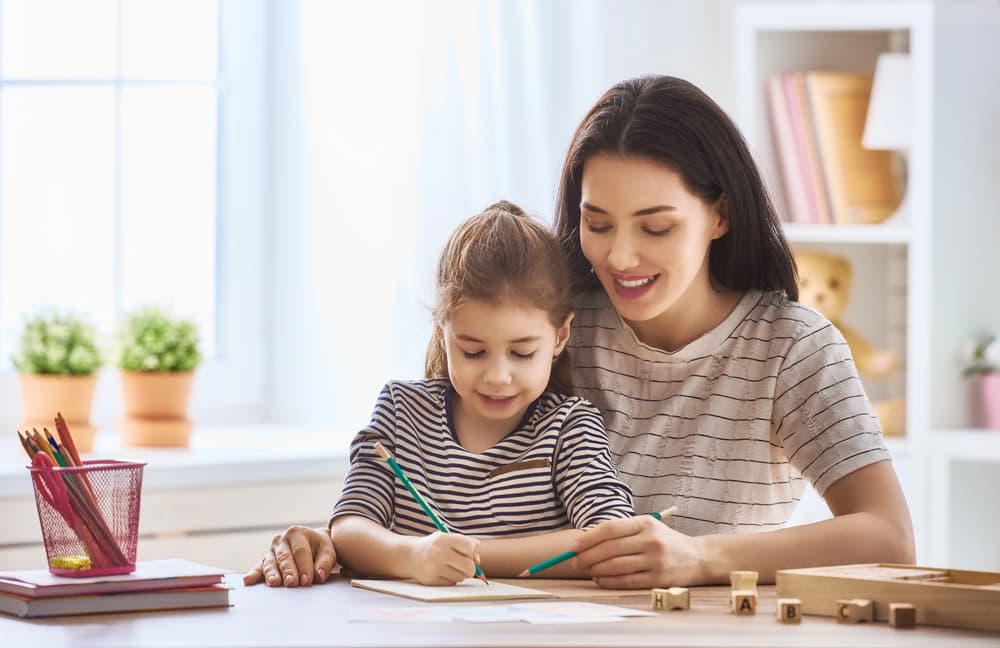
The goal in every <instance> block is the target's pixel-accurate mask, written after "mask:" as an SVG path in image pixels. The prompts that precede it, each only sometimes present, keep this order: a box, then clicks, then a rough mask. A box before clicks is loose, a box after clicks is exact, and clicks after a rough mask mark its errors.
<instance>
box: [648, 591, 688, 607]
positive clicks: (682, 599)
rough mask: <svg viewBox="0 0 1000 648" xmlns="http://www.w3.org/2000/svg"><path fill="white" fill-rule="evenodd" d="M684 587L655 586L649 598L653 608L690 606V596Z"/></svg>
mask: <svg viewBox="0 0 1000 648" xmlns="http://www.w3.org/2000/svg"><path fill="white" fill-rule="evenodd" d="M689 596H690V595H689V594H688V590H687V588H686V587H671V588H670V589H662V588H659V587H657V588H655V589H653V592H652V595H651V598H652V604H653V609H654V610H687V609H689V608H690V606H691V605H690V598H689Z"/></svg>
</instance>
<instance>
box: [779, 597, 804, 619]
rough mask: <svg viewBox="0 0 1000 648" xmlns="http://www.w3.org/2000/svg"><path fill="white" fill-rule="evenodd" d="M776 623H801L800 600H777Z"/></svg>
mask: <svg viewBox="0 0 1000 648" xmlns="http://www.w3.org/2000/svg"><path fill="white" fill-rule="evenodd" d="M778 621H780V622H781V623H802V600H801V599H797V598H780V599H778Z"/></svg>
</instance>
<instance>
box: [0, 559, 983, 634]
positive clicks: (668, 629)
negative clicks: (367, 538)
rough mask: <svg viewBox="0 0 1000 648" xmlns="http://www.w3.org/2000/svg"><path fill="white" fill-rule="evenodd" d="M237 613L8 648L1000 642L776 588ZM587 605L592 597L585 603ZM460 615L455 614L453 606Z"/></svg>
mask: <svg viewBox="0 0 1000 648" xmlns="http://www.w3.org/2000/svg"><path fill="white" fill-rule="evenodd" d="M232 580H233V581H237V582H236V585H235V587H236V588H235V589H234V591H233V592H231V600H232V602H233V603H234V605H233V607H230V608H228V609H207V610H189V611H171V612H152V613H134V614H122V615H95V616H87V617H63V618H52V619H36V620H25V619H14V618H11V617H6V616H3V615H0V642H2V643H3V645H4V646H19V647H20V646H31V647H32V648H41V647H42V646H72V647H73V648H89V647H97V646H99V647H101V648H115V647H119V646H121V647H128V648H135V647H146V646H291V647H296V646H426V647H431V646H433V647H439V646H475V647H485V646H581V647H582V646H587V647H590V646H740V647H746V646H777V645H796V646H809V647H810V648H818V647H822V646H899V647H906V648H917V647H924V646H927V647H929V646H934V647H940V646H949V647H958V648H961V647H964V646H983V647H985V646H991V647H993V648H995V647H996V646H997V645H998V644H1000V634H989V633H983V632H973V631H967V630H954V629H948V628H936V627H929V626H921V627H918V628H917V629H915V630H896V629H894V628H891V627H889V626H888V625H887V624H885V623H875V624H867V623H864V624H859V625H843V624H838V623H836V621H834V619H833V618H832V617H817V616H806V617H804V618H803V621H802V624H801V625H797V626H794V625H791V626H789V625H782V624H779V623H778V622H777V621H776V620H775V599H774V588H773V587H762V588H760V591H759V596H760V601H759V604H758V613H757V615H756V616H752V617H745V616H739V617H738V616H735V615H733V614H731V613H730V612H729V602H728V596H729V588H728V587H705V588H694V589H692V592H691V609H690V610H688V611H672V612H663V613H661V614H659V615H658V616H656V617H649V618H633V619H629V620H627V621H625V622H622V623H603V624H602V623H594V624H580V625H532V624H528V623H482V624H478V623H464V622H453V623H362V622H350V621H348V616H349V614H350V609H351V607H352V606H380V607H385V606H425V605H431V604H429V603H421V602H419V601H410V600H407V599H402V598H398V597H393V596H387V595H383V594H379V593H377V592H370V591H365V590H359V589H356V588H352V587H351V586H350V585H349V584H348V583H347V582H346V581H344V580H335V581H331V582H329V583H326V584H324V585H319V586H314V587H304V588H296V589H284V588H276V589H272V588H268V587H265V586H262V585H257V586H254V587H249V588H244V587H243V586H242V584H241V583H240V582H239V578H238V577H234V578H232ZM533 585H534V586H536V587H541V588H544V589H551V590H552V591H557V592H559V591H562V592H564V593H565V592H566V591H567V588H575V589H577V590H578V589H579V588H580V587H581V586H584V587H587V588H590V587H591V585H590V583H589V582H588V581H577V582H566V581H533ZM591 591H593V592H599V593H601V594H602V595H603V598H601V599H599V600H598V599H593V600H597V601H598V602H606V603H612V604H615V605H625V606H631V607H636V608H640V609H649V608H648V606H649V594H648V591H636V592H628V593H615V592H610V593H609V592H603V591H601V590H597V589H596V587H595V588H593V590H591ZM588 598H589V597H588ZM450 605H453V604H450Z"/></svg>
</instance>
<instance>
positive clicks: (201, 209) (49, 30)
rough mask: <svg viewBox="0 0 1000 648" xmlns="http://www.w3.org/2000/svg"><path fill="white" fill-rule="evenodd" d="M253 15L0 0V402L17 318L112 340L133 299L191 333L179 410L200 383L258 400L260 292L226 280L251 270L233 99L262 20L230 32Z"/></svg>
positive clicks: (214, 9)
mask: <svg viewBox="0 0 1000 648" xmlns="http://www.w3.org/2000/svg"><path fill="white" fill-rule="evenodd" d="M261 13H263V9H262V8H261V6H260V5H259V3H239V2H221V3H217V2H213V1H211V0H169V1H167V0H88V2H85V3H82V2H78V1H76V0H0V370H5V373H6V374H7V375H6V376H5V377H4V378H3V380H0V404H6V403H5V401H7V400H9V399H10V398H11V395H10V392H11V391H14V388H13V380H12V379H11V375H10V373H9V370H10V368H11V366H10V361H9V355H10V353H11V351H12V349H13V346H14V344H16V342H17V339H16V336H17V333H18V332H19V329H20V325H21V322H22V318H23V317H24V315H26V314H28V313H30V312H32V311H33V310H35V309H37V308H38V307H41V306H54V307H58V308H62V309H70V310H73V311H74V312H77V313H79V314H81V315H84V316H86V317H87V318H88V319H89V320H90V321H91V322H93V323H94V324H95V325H96V326H97V327H98V329H99V331H100V332H101V334H102V337H103V338H104V339H105V340H106V341H111V340H112V339H113V333H114V330H115V327H116V324H117V321H118V319H119V317H120V316H121V314H122V313H124V312H127V311H129V310H132V309H133V308H135V307H137V306H139V305H144V304H156V305H160V306H164V307H167V308H169V309H170V310H171V311H173V312H176V313H178V314H181V315H184V316H186V317H191V318H193V319H195V320H196V321H197V322H198V324H199V326H200V331H201V338H202V349H203V352H204V355H205V357H206V358H207V362H206V364H205V365H203V369H202V370H200V371H201V374H202V375H201V376H200V377H199V382H202V383H203V384H202V385H200V386H197V387H196V394H195V403H194V407H196V408H197V407H198V401H199V394H200V395H201V396H202V397H203V398H202V399H201V400H202V401H203V402H205V403H211V407H210V408H209V409H211V410H212V411H215V412H223V411H225V410H233V409H240V410H241V411H243V412H244V413H245V412H246V409H245V406H246V404H247V403H248V402H256V401H257V397H258V396H259V392H260V389H261V385H262V381H261V373H262V371H261V366H262V356H263V348H262V347H263V345H262V344H259V343H257V340H255V339H254V338H253V336H254V335H256V334H259V331H260V329H261V328H262V327H261V326H260V313H261V309H260V308H259V303H260V298H259V297H258V296H257V295H254V294H249V296H248V292H247V291H245V290H242V291H241V290H238V289H236V278H237V277H239V278H240V279H243V280H249V281H253V280H255V279H259V275H258V274H256V271H255V270H253V268H254V267H255V265H256V264H257V262H258V260H257V259H256V258H255V257H256V256H257V255H256V252H257V251H258V250H256V249H254V248H253V244H254V243H255V241H257V240H259V237H260V234H259V230H260V223H261V219H260V214H259V211H260V207H259V206H256V207H250V208H249V209H248V208H246V203H247V202H248V199H247V198H246V196H245V194H246V193H247V192H250V193H252V192H256V191H259V190H260V187H259V182H257V178H258V174H259V168H258V167H254V164H255V162H256V160H258V159H259V157H258V156H257V155H258V152H257V151H256V147H257V145H259V144H260V142H261V141H262V139H263V138H262V136H261V135H260V134H259V124H260V118H259V116H258V115H257V113H256V112H255V111H254V110H252V109H251V110H250V111H248V112H249V115H248V116H246V117H243V118H241V119H236V118H235V117H234V115H235V114H236V112H235V111H234V109H233V104H234V103H239V102H244V101H246V100H247V93H251V94H252V93H255V92H259V89H260V83H259V80H258V79H257V78H256V77H255V76H254V73H249V74H248V73H247V72H246V70H247V69H248V68H252V67H253V65H254V61H253V59H254V58H255V56H256V55H255V54H253V52H255V51H256V50H258V49H261V48H260V45H261V43H260V41H259V40H257V41H255V40H254V38H255V35H257V34H259V33H260V31H259V30H254V29H250V30H249V31H248V32H246V33H245V34H244V37H243V38H242V39H241V40H240V41H239V42H238V43H236V42H234V41H236V39H235V38H228V41H229V42H228V43H227V37H231V36H232V35H233V34H234V33H235V32H236V31H237V27H236V23H240V22H242V23H245V24H249V25H250V27H254V25H259V23H260V22H261V21H262V16H261V15H260V14H261ZM227 80H230V81H231V82H230V83H229V85H228V86H226V87H225V88H224V85H225V83H226V81H227ZM251 101H252V99H251ZM241 129H242V130H241ZM241 194H243V195H244V197H242V198H239V197H237V196H239V195H241ZM249 202H253V203H259V202H261V201H255V200H253V199H250V200H249ZM237 209H242V211H241V212H240V218H239V222H238V223H237V222H236V217H235V215H234V214H235V213H236V211H235V210H237ZM247 242H249V243H250V245H246V243H247ZM237 313H239V317H237V316H236V314H237ZM238 349H239V350H241V351H242V353H239V354H238V353H236V350H238ZM111 361H112V359H110V358H109V362H111ZM196 385H197V383H196ZM106 391H108V392H113V390H106ZM104 399H105V401H106V402H105V403H104V405H103V406H102V404H101V400H102V390H101V389H100V388H99V390H98V403H97V405H96V407H97V410H98V412H100V411H102V410H104V411H106V412H109V414H108V415H107V416H106V417H105V419H106V420H104V421H100V420H95V422H97V423H99V424H100V423H111V422H113V421H111V420H107V419H108V418H110V411H111V409H113V408H114V406H115V404H116V403H117V399H116V395H114V394H110V393H109V394H107V395H106V396H105V397H104ZM112 401H113V402H112ZM206 407H207V406H206ZM95 416H96V417H97V419H100V418H101V416H100V415H99V414H95Z"/></svg>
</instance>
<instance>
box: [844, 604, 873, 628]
mask: <svg viewBox="0 0 1000 648" xmlns="http://www.w3.org/2000/svg"><path fill="white" fill-rule="evenodd" d="M874 620H875V606H874V605H872V602H871V599H841V600H839V601H837V621H838V622H839V623H861V622H862V621H867V622H869V623H871V622H872V621H874Z"/></svg>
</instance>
